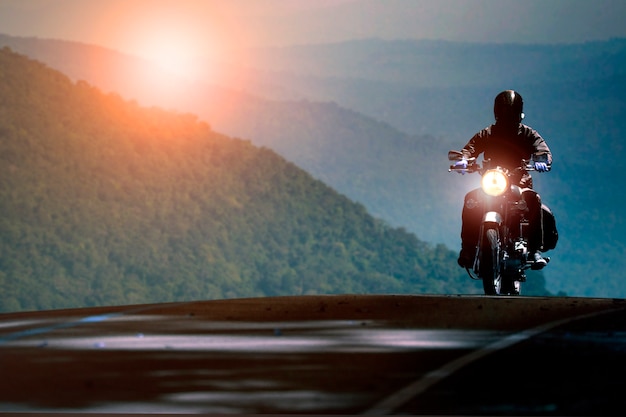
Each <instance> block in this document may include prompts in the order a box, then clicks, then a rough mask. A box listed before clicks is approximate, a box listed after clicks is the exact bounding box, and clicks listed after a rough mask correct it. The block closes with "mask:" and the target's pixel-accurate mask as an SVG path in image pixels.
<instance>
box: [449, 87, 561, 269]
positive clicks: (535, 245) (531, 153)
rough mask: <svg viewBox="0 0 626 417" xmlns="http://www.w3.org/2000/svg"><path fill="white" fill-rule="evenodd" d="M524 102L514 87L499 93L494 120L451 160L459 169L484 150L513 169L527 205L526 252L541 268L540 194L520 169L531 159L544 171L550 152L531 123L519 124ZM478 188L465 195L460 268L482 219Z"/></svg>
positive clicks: (468, 262) (467, 262) (469, 258)
mask: <svg viewBox="0 0 626 417" xmlns="http://www.w3.org/2000/svg"><path fill="white" fill-rule="evenodd" d="M523 107H524V102H523V100H522V96H521V95H520V94H519V93H518V92H516V91H514V90H505V91H502V92H501V93H499V94H498V95H497V96H496V98H495V100H494V108H493V111H494V116H495V124H492V125H490V126H488V127H486V128H484V129H482V130H481V131H479V132H478V133H476V134H475V135H474V136H473V137H472V138H471V139H470V140H469V142H467V144H466V145H465V146H464V147H463V149H462V150H461V152H462V154H463V158H462V159H461V160H459V161H457V162H456V163H455V165H454V166H455V168H456V169H457V171H459V172H461V173H463V172H464V171H463V169H466V168H467V167H468V160H470V159H471V158H476V157H478V155H480V154H481V153H484V158H485V159H489V160H491V162H492V163H494V164H496V165H499V166H502V167H504V168H507V169H509V170H510V171H511V172H514V176H513V181H514V182H517V184H518V185H519V186H520V187H522V189H523V191H522V198H523V200H524V201H525V202H526V204H527V205H528V221H529V227H530V236H529V242H528V245H529V248H528V249H529V253H530V259H531V260H533V261H534V262H533V266H532V269H542V268H543V267H544V266H546V265H547V263H548V261H547V260H546V259H544V257H543V255H542V253H541V249H542V247H543V237H544V236H543V233H544V230H543V218H542V216H543V210H542V204H541V197H540V196H539V194H537V193H536V192H535V191H534V190H533V189H532V186H533V183H532V178H531V176H530V174H529V173H528V171H527V170H526V169H524V166H523V164H522V160H532V161H533V164H534V169H535V171H537V172H546V171H548V170H549V169H550V166H551V164H552V153H551V152H550V149H549V148H548V145H547V143H546V141H545V140H544V139H543V138H542V137H541V135H539V133H537V131H535V130H534V129H532V128H531V127H529V126H527V125H524V124H522V119H523V118H524V113H523ZM481 192H482V190H481V189H476V190H473V191H470V192H469V193H468V194H467V195H466V196H465V201H464V205H463V213H462V222H463V225H462V228H461V252H460V254H459V259H458V263H459V265H460V266H461V267H463V268H468V269H469V268H472V265H473V263H474V256H475V253H476V245H477V242H478V238H479V236H478V235H479V230H480V224H481V221H482V218H481V215H482V210H481V208H482V200H483V198H482V195H481Z"/></svg>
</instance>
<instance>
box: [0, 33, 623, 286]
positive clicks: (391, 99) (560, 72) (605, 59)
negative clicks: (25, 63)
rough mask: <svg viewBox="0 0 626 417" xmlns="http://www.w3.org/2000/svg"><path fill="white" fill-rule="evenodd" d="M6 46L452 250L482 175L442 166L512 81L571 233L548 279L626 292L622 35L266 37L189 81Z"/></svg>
mask: <svg viewBox="0 0 626 417" xmlns="http://www.w3.org/2000/svg"><path fill="white" fill-rule="evenodd" d="M0 44H4V45H8V46H10V47H11V48H12V49H14V50H16V51H18V52H20V53H24V54H26V55H28V56H30V57H32V58H34V59H38V60H40V61H42V62H45V63H46V64H47V65H49V66H50V67H52V68H55V69H58V70H59V71H62V72H63V73H65V74H67V75H68V76H69V77H70V78H71V79H74V80H87V81H88V82H89V83H92V84H94V85H96V86H98V88H101V89H103V90H105V91H115V92H117V93H119V94H121V95H122V96H123V97H126V98H129V99H134V100H137V101H138V102H139V103H140V104H146V105H158V106H163V107H165V108H171V109H177V110H179V111H188V112H192V113H195V114H197V115H199V117H200V118H202V119H203V120H206V121H207V122H208V123H209V124H210V125H211V127H212V128H213V129H215V130H217V131H220V132H224V133H225V134H228V135H231V136H234V137H241V138H245V139H248V140H250V141H251V142H252V143H253V144H255V145H257V146H264V147H268V148H271V149H273V150H275V151H276V152H278V153H279V154H281V155H282V156H284V157H285V158H287V159H288V160H290V161H292V162H294V163H295V164H297V165H298V166H300V167H302V168H303V169H305V170H306V171H308V172H309V173H311V174H312V175H313V176H314V177H315V178H318V179H320V180H322V181H323V182H325V183H327V184H329V185H330V186H331V187H333V188H335V189H336V190H338V191H339V192H341V193H343V194H345V195H346V196H348V197H349V198H351V199H353V200H355V201H358V202H360V203H362V204H363V205H364V206H365V207H366V209H367V210H368V211H369V212H371V213H372V214H373V215H374V216H375V217H376V218H380V219H382V220H383V221H385V222H387V223H388V224H390V225H391V226H392V227H403V228H406V230H407V231H409V232H412V233H415V234H416V235H417V237H418V238H419V239H420V240H424V241H427V242H434V243H443V244H445V245H446V246H448V247H449V248H451V250H453V251H454V250H456V249H457V247H458V244H459V238H458V236H459V229H460V209H461V204H462V196H463V194H464V192H466V191H468V190H469V189H471V188H473V187H475V186H477V178H471V177H469V176H468V177H460V176H456V175H452V174H450V173H448V172H447V166H448V161H447V160H446V154H447V151H448V150H449V149H455V148H457V149H458V148H460V147H461V146H462V145H463V144H464V143H465V141H467V140H468V139H469V137H471V135H472V134H473V133H474V132H475V131H477V130H478V129H480V128H482V127H484V126H486V125H487V124H489V123H491V121H492V119H493V116H492V113H491V109H492V101H493V97H494V96H495V94H497V93H498V92H499V91H501V90H502V89H506V88H515V89H517V90H518V91H520V92H521V93H522V95H523V96H524V98H525V102H526V111H525V113H526V115H527V117H526V119H525V121H526V122H527V123H528V124H530V125H531V126H533V127H534V128H536V129H537V130H539V132H540V133H541V134H542V135H543V136H544V137H545V138H546V140H548V143H549V144H550V146H551V149H552V151H553V154H554V158H555V165H554V167H553V171H552V172H550V173H549V174H545V175H541V176H538V177H537V178H536V179H535V184H536V188H537V190H538V191H539V192H540V193H541V194H542V196H543V198H544V202H546V203H547V204H548V205H549V206H550V207H551V208H552V209H553V211H554V212H555V215H556V218H557V225H558V226H559V232H560V236H561V237H560V241H559V245H558V247H557V248H556V250H555V251H553V253H549V255H551V256H552V262H551V264H550V266H549V268H547V269H546V270H545V272H544V274H545V276H546V280H547V284H546V285H547V288H548V289H549V290H551V291H553V292H557V291H564V292H566V293H567V294H570V295H580V296H598V297H624V296H626V287H625V286H624V285H622V284H621V281H620V279H621V278H620V276H621V274H620V271H621V269H622V268H623V267H625V266H626V265H624V259H623V253H624V244H623V243H622V242H621V236H622V235H623V234H624V232H625V231H626V230H625V227H624V226H625V225H624V222H623V220H622V216H621V213H622V211H623V209H622V201H621V200H622V198H621V197H619V193H616V192H615V187H617V189H618V190H619V188H620V187H621V185H622V182H623V180H622V179H621V177H620V176H619V172H617V167H618V165H619V164H620V158H619V155H620V153H621V149H622V147H623V141H622V135H623V134H624V133H625V130H626V128H625V120H626V118H625V117H624V116H626V114H625V110H626V109H625V104H624V100H623V97H624V89H625V83H624V68H625V67H624V65H623V64H624V63H625V62H626V59H625V57H626V53H625V49H626V48H625V44H626V41H624V40H621V39H615V40H610V41H606V42H593V43H587V44H577V45H516V44H506V45H492V44H467V43H453V42H437V41H381V40H375V39H372V40H363V41H355V42H346V43H340V44H330V45H305V46H294V47H288V48H273V49H257V50H253V51H250V54H249V61H248V62H247V63H246V65H245V67H235V66H234V65H232V64H231V65H224V66H223V68H229V70H223V71H221V73H223V74H230V75H231V78H228V77H223V78H222V79H215V78H209V77H208V76H207V79H202V78H201V77H200V78H198V79H195V80H192V81H190V80H180V79H174V78H173V77H165V76H157V75H156V74H155V76H154V77H152V78H151V77H146V76H145V74H146V67H147V66H148V64H147V63H146V62H143V61H141V60H140V59H138V58H134V57H131V56H127V55H124V54H121V53H118V52H115V51H110V50H106V49H104V48H100V47H97V46H93V45H84V44H76V43H71V42H65V41H57V40H45V39H34V38H14V37H9V36H1V37H0ZM213 64H214V65H217V64H216V63H213ZM156 72H157V71H156V70H154V69H153V70H152V73H156ZM214 73H215V72H212V74H213V75H214ZM129 74H131V76H129ZM132 74H134V76H133V75H132ZM233 74H236V76H233ZM122 75H123V76H122ZM156 80H160V81H156ZM163 80H168V81H163ZM220 82H221V83H222V84H220ZM155 85H158V86H159V88H155ZM164 87H167V88H164ZM607 172H609V173H611V174H610V175H609V176H607V175H606V173H607ZM607 178H608V181H607Z"/></svg>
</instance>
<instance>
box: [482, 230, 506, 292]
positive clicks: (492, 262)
mask: <svg viewBox="0 0 626 417" xmlns="http://www.w3.org/2000/svg"><path fill="white" fill-rule="evenodd" d="M479 265H480V266H479V273H480V277H481V278H482V281H483V290H484V291H485V294H486V295H498V294H500V289H501V285H502V276H501V275H500V238H499V232H498V229H497V228H494V227H489V228H485V230H484V234H483V239H482V243H481V248H480V264H479Z"/></svg>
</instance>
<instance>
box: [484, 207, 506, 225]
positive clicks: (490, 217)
mask: <svg viewBox="0 0 626 417" xmlns="http://www.w3.org/2000/svg"><path fill="white" fill-rule="evenodd" d="M483 223H495V224H497V225H498V226H500V225H501V224H502V215H501V214H500V213H498V212H497V211H488V212H486V213H485V215H484V216H483Z"/></svg>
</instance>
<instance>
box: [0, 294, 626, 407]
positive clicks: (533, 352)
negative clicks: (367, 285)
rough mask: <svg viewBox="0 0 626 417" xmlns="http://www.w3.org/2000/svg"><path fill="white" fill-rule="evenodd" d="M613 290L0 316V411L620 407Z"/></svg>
mask: <svg viewBox="0 0 626 417" xmlns="http://www.w3.org/2000/svg"><path fill="white" fill-rule="evenodd" d="M625 363H626V300H622V299H597V298H557V297H554V298H543V297H487V296H469V295H468V296H461V295H459V296H429V295H415V296H410V295H330V296H301V297H275V298H252V299H237V300H215V301H198V302H187V303H170V304H157V305H137V306H119V307H105V308H91V309H71V310H54V311H46V312H28V313H11V314H3V315H0V375H1V378H0V412H8V413H15V412H24V413H141V414H163V413H166V414H167V413H171V414H180V413H184V414H233V413H234V414H260V413H262V414H342V415H346V414H348V415H357V414H363V415H368V414H370V415H385V414H424V415H444V414H445V415H450V414H453V415H623V410H624V407H625V406H626V395H624V394H623V392H622V391H623V386H624V377H623V375H626V372H625V371H626V365H625Z"/></svg>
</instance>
